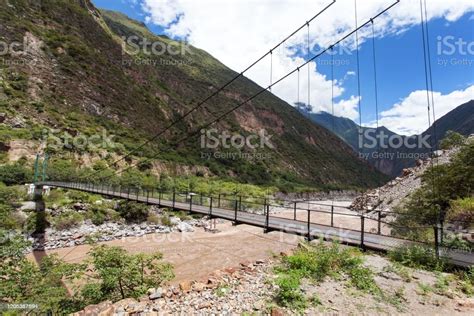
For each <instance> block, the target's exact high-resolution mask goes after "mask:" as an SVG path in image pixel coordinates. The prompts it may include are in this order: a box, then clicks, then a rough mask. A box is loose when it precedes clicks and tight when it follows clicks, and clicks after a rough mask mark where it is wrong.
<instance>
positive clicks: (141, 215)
mask: <svg viewBox="0 0 474 316" xmlns="http://www.w3.org/2000/svg"><path fill="white" fill-rule="evenodd" d="M117 212H119V213H120V216H122V217H123V218H124V219H125V220H126V221H127V222H129V223H141V222H143V221H145V220H146V219H147V217H148V207H147V206H146V205H144V204H141V203H136V202H127V201H123V202H120V203H119V205H118V208H117Z"/></svg>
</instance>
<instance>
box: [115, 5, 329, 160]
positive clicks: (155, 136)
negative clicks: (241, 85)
mask: <svg viewBox="0 0 474 316" xmlns="http://www.w3.org/2000/svg"><path fill="white" fill-rule="evenodd" d="M335 2H336V0H333V1H332V2H331V3H330V4H328V5H327V6H326V7H324V8H323V9H322V10H321V11H319V12H318V13H317V14H316V15H314V16H313V17H312V18H311V19H310V20H309V21H308V22H306V23H305V24H303V25H302V26H300V27H299V28H298V29H296V30H295V31H294V32H293V33H291V34H290V35H289V36H287V37H286V38H285V39H283V40H282V41H281V42H280V43H278V44H277V45H275V47H274V48H272V49H271V50H270V51H269V52H268V53H266V54H264V55H263V56H262V57H260V58H258V59H257V60H256V61H255V62H253V63H252V64H251V65H250V66H248V67H247V68H245V70H243V71H242V72H241V73H239V74H237V75H236V76H235V77H234V78H232V79H231V80H230V81H228V82H227V83H226V84H224V85H223V86H221V87H220V88H218V89H217V90H216V91H215V92H213V93H212V94H210V95H209V96H208V97H206V98H205V99H204V100H203V101H200V102H199V103H198V104H197V105H196V106H194V107H192V108H191V109H189V110H188V111H187V112H185V113H184V114H183V115H182V116H181V117H179V118H178V119H176V120H175V121H173V122H171V123H170V124H169V125H167V127H165V128H164V129H163V130H161V131H159V132H158V133H157V134H155V135H154V136H153V137H152V138H150V139H148V140H147V141H145V142H144V143H142V144H140V145H139V146H137V147H136V148H134V149H133V150H131V151H130V152H128V153H127V154H126V155H124V156H122V157H121V158H119V159H117V160H115V161H114V162H112V163H111V166H115V165H116V164H117V163H118V162H120V161H123V160H125V159H126V158H127V157H130V155H131V154H133V153H136V152H137V151H138V150H140V149H142V148H143V147H144V146H146V145H147V144H149V143H151V142H153V141H155V140H156V139H158V138H159V137H160V136H161V135H163V134H164V133H165V132H167V131H168V130H169V129H171V128H172V127H174V126H175V125H176V124H177V123H179V122H181V121H182V120H184V119H185V118H186V117H188V116H189V115H191V114H192V113H193V112H194V111H195V110H197V109H198V108H200V107H201V106H202V105H203V104H204V103H206V102H207V101H208V100H210V99H211V98H213V97H215V96H216V95H218V94H219V93H220V92H221V91H223V90H224V89H225V88H227V87H228V86H229V85H230V84H232V83H233V82H235V81H236V80H237V79H239V78H240V77H243V75H244V73H246V72H248V71H249V70H250V69H251V68H253V67H254V66H255V65H256V64H258V63H259V62H260V61H262V60H263V59H264V58H266V57H267V56H268V55H269V54H270V52H271V51H273V50H275V49H277V48H278V47H279V46H281V45H283V44H284V43H285V42H286V41H288V40H289V39H290V38H291V37H293V36H294V35H295V34H296V33H298V32H299V31H300V30H301V29H303V28H304V27H305V26H306V24H307V23H309V22H312V21H314V20H315V19H316V18H317V17H319V16H320V15H321V14H322V13H323V12H325V11H326V10H327V9H328V8H329V7H331V6H332V5H333V4H334V3H335Z"/></svg>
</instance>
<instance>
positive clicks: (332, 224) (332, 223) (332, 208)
mask: <svg viewBox="0 0 474 316" xmlns="http://www.w3.org/2000/svg"><path fill="white" fill-rule="evenodd" d="M331 227H334V205H331Z"/></svg>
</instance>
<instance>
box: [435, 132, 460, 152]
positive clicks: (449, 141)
mask: <svg viewBox="0 0 474 316" xmlns="http://www.w3.org/2000/svg"><path fill="white" fill-rule="evenodd" d="M465 141H466V138H465V137H464V136H463V135H461V134H459V133H456V132H453V131H447V132H446V136H445V137H444V138H443V139H442V140H441V141H440V142H439V148H441V149H445V150H446V149H450V148H453V147H457V146H462V145H463V144H464V142H465Z"/></svg>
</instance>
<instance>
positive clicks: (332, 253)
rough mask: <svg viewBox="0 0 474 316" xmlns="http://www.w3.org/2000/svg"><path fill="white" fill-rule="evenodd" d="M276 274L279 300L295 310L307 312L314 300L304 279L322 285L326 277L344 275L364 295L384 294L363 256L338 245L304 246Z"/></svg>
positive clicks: (337, 277)
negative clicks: (304, 289) (306, 292)
mask: <svg viewBox="0 0 474 316" xmlns="http://www.w3.org/2000/svg"><path fill="white" fill-rule="evenodd" d="M276 272H277V273H278V278H277V279H276V284H277V285H278V287H279V290H278V292H277V295H276V301H277V302H278V304H280V305H282V306H285V307H290V308H292V309H295V310H304V309H305V308H306V307H307V306H308V304H309V303H310V301H311V300H310V301H309V300H308V298H307V297H306V296H305V295H304V294H303V292H302V291H301V281H302V279H307V280H310V281H311V282H316V283H319V282H322V281H324V279H325V278H326V277H330V278H333V279H336V280H340V279H342V277H343V276H344V277H347V278H348V279H349V282H348V284H349V285H350V286H352V287H354V288H356V289H358V290H360V291H362V292H365V293H370V294H374V295H380V294H381V290H380V289H379V287H378V286H377V284H376V283H375V281H374V278H373V273H372V271H371V270H370V269H369V268H367V267H364V266H363V258H362V255H361V253H360V252H359V251H358V250H357V249H353V248H341V247H340V246H339V245H338V244H337V243H333V244H332V245H330V246H326V245H325V244H324V243H323V242H320V243H318V244H316V245H313V244H300V245H299V247H298V249H297V250H296V252H295V253H294V254H292V255H290V256H288V257H283V258H282V265H281V266H279V267H277V268H276ZM313 302H318V300H316V301H314V300H313Z"/></svg>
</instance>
